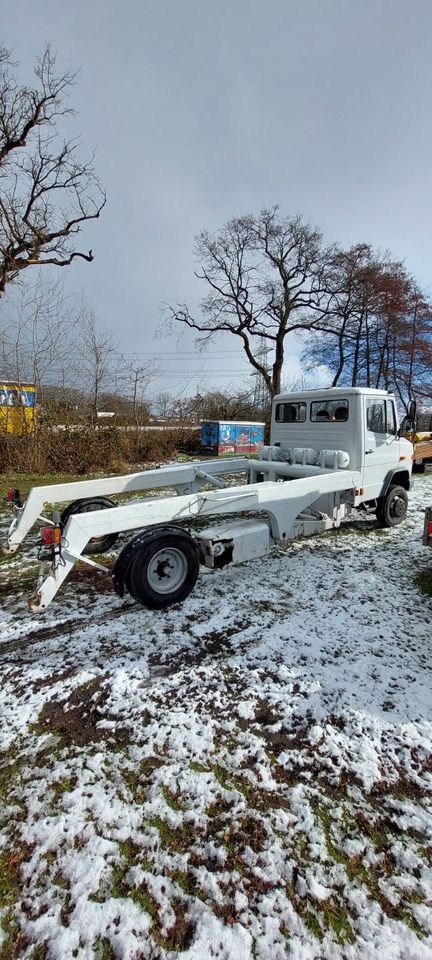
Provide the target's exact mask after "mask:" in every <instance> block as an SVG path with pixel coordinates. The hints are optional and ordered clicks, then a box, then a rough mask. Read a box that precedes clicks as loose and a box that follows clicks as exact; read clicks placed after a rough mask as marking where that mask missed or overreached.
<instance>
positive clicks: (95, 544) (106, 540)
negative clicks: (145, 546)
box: [60, 497, 118, 554]
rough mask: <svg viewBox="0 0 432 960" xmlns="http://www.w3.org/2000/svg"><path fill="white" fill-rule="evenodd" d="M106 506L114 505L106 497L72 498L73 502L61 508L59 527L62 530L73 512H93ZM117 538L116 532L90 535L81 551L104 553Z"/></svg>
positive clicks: (104, 508)
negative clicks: (98, 535) (100, 535)
mask: <svg viewBox="0 0 432 960" xmlns="http://www.w3.org/2000/svg"><path fill="white" fill-rule="evenodd" d="M107 507H115V503H113V502H112V500H108V499H107V498H106V497H89V498H88V499H87V500H74V502H73V503H70V504H69V506H68V507H66V509H65V510H63V513H62V515H61V517H60V525H61V528H62V530H63V529H64V527H65V526H66V524H67V522H68V520H69V517H71V516H72V515H73V514H75V513H90V512H93V510H106V509H107ZM117 539H118V533H106V534H104V535H103V536H102V537H92V539H91V540H89V542H88V544H87V546H86V547H85V548H84V550H83V551H82V552H83V553H84V554H92V553H96V554H97V553H106V552H107V551H108V550H110V549H111V547H112V546H113V544H114V543H115V542H116V540H117Z"/></svg>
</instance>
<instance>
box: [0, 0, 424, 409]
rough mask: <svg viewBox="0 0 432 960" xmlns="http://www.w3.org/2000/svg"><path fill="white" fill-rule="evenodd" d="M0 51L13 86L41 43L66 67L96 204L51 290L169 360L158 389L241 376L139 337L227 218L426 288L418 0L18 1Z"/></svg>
mask: <svg viewBox="0 0 432 960" xmlns="http://www.w3.org/2000/svg"><path fill="white" fill-rule="evenodd" d="M2 40H3V42H4V43H5V44H6V45H7V46H10V47H12V48H13V50H14V56H15V59H17V60H20V61H21V76H22V77H23V79H28V80H30V77H31V67H32V64H33V63H34V60H35V58H36V56H37V55H38V53H40V52H41V50H42V49H43V47H44V44H45V42H47V41H49V42H51V44H52V45H53V47H54V48H55V49H56V50H57V56H58V66H59V69H60V70H63V69H67V68H72V69H75V68H77V67H80V74H79V78H78V81H77V84H76V87H75V89H74V91H73V95H72V98H73V105H74V106H75V108H76V110H77V111H78V116H77V117H76V119H75V120H74V128H73V129H74V133H79V134H80V135H81V138H82V141H83V145H84V148H85V150H87V152H90V151H91V150H92V148H93V147H96V149H97V154H96V168H97V172H98V174H99V176H100V178H101V180H102V182H103V184H104V186H105V188H106V190H107V193H108V205H107V207H106V209H105V210H104V212H103V215H102V217H101V220H100V221H99V222H98V223H96V224H95V225H90V226H89V227H88V228H86V230H85V232H84V233H83V236H82V241H81V242H82V248H84V249H88V248H90V247H92V248H93V250H94V253H95V261H94V263H93V264H91V265H88V264H84V263H79V262H77V263H75V264H74V265H73V266H72V267H71V268H69V270H68V274H67V284H68V286H69V288H71V287H73V288H74V289H76V290H77V291H79V292H80V293H81V291H82V290H84V293H85V296H86V298H87V300H88V301H89V303H90V304H91V305H92V306H93V307H94V308H95V310H96V313H97V315H98V317H99V320H100V323H101V325H103V326H104V327H106V328H111V329H114V330H115V331H116V333H117V335H118V339H119V347H120V349H121V350H122V351H124V352H126V353H131V352H137V353H143V354H154V353H155V352H160V353H165V354H169V353H171V354H173V353H175V354H176V356H175V358H168V359H167V361H166V364H165V379H164V381H163V383H162V384H161V385H160V387H161V388H163V389H169V390H174V391H175V392H176V391H177V390H178V389H179V388H180V385H181V382H182V379H183V372H184V371H186V370H189V371H190V373H192V376H193V379H194V382H196V383H197V384H199V382H200V378H204V379H205V381H206V384H207V385H208V383H214V384H217V383H221V382H222V381H225V380H231V381H233V380H235V379H236V378H238V377H240V372H241V371H242V370H245V369H246V368H245V364H244V363H243V361H242V360H241V359H240V356H241V352H240V349H239V348H238V347H237V341H236V340H235V339H234V338H232V341H231V340H228V341H227V339H226V338H225V339H224V340H223V341H215V342H214V344H213V346H212V347H211V348H210V353H209V354H208V355H207V356H206V358H204V359H202V360H196V359H194V360H191V359H190V358H189V357H188V356H187V355H186V353H187V351H190V350H191V349H192V348H193V339H192V338H190V339H189V340H186V339H185V340H183V342H182V343H181V344H180V345H179V346H178V347H177V345H176V344H175V343H174V342H173V341H167V340H154V333H155V331H156V330H157V328H158V326H159V324H160V311H161V308H162V306H163V304H164V302H173V301H175V300H177V299H178V300H186V301H190V302H191V303H195V302H196V301H197V298H198V296H199V293H200V288H199V283H198V281H197V280H195V279H194V276H193V270H194V261H193V238H194V235H195V234H196V233H197V232H198V231H199V230H201V229H203V228H209V229H215V228H217V227H219V226H221V225H222V224H223V223H224V222H225V221H226V220H227V219H228V218H229V217H231V216H233V215H240V214H243V213H249V212H258V211H259V209H260V208H261V207H262V206H263V205H272V204H274V203H278V204H279V205H280V209H281V212H282V213H283V214H292V213H297V212H301V213H302V214H303V215H304V216H305V217H306V219H307V220H310V221H311V222H313V223H314V224H318V225H319V226H320V227H321V228H322V229H323V230H324V233H325V236H326V238H327V239H328V240H337V241H339V242H341V243H342V244H351V243H355V242H357V241H366V242H371V243H372V244H374V245H376V246H378V247H381V248H383V249H386V248H389V249H391V250H392V251H393V253H394V254H395V255H396V256H397V257H398V258H405V259H406V262H407V265H408V267H409V269H410V270H411V271H412V272H413V273H415V274H416V275H417V276H418V277H419V279H420V280H421V281H422V282H423V283H424V284H425V286H426V287H427V288H428V289H429V290H430V289H431V287H432V267H431V264H432V256H431V254H432V242H431V236H432V200H431V158H432V123H431V117H432V110H431V107H432V2H431V0H302V2H299V0H213V2H210V0H124V2H123V3H119V2H118V0H117V2H114V0H73V2H69V3H66V2H64V0H39V2H38V3H35V2H34V0H32V2H29V0H19V2H18V3H16V4H15V5H13V4H7V5H6V4H4V5H3V9H2ZM299 349H300V348H299V347H298V346H297V345H296V344H295V343H294V344H293V345H292V350H293V354H294V355H295V354H296V353H298V352H299ZM222 351H223V352H224V353H223V355H221V352H222ZM225 351H227V352H226V353H225ZM234 351H237V354H238V358H237V357H236V356H235V355H231V353H233V352H234ZM289 369H293V370H295V369H296V360H295V356H294V358H292V359H291V362H290V365H289Z"/></svg>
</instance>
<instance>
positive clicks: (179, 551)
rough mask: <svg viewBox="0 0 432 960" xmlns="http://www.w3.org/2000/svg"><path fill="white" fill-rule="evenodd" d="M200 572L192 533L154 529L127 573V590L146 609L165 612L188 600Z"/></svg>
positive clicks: (136, 554) (146, 538) (138, 551)
mask: <svg viewBox="0 0 432 960" xmlns="http://www.w3.org/2000/svg"><path fill="white" fill-rule="evenodd" d="M198 573H199V555H198V550H197V547H196V544H195V542H194V540H193V539H192V537H191V536H190V534H188V533H186V531H178V532H174V531H173V532H169V533H161V532H160V531H158V530H153V531H152V532H151V533H149V534H148V536H147V537H145V539H144V542H143V543H142V545H141V546H140V547H139V548H138V550H137V551H136V553H135V556H134V558H133V560H132V563H131V566H130V568H129V569H128V571H127V576H126V580H127V588H128V590H129V592H130V593H131V595H132V597H133V598H134V600H137V601H138V602H139V603H142V604H143V606H145V607H148V608H149V609H150V610H163V609H165V607H170V606H171V605H172V604H173V603H182V602H183V600H186V597H188V596H189V594H190V593H191V591H192V590H193V588H194V586H195V584H196V581H197V578H198Z"/></svg>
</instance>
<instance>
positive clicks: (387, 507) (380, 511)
mask: <svg viewBox="0 0 432 960" xmlns="http://www.w3.org/2000/svg"><path fill="white" fill-rule="evenodd" d="M407 510H408V494H407V492H406V490H405V489H404V487H396V486H395V487H390V488H389V490H388V491H387V493H386V495H385V496H384V497H380V498H379V500H378V504H377V511H376V516H377V520H378V523H379V524H380V526H381V527H397V525H398V524H399V523H402V520H404V519H405V517H406V515H407Z"/></svg>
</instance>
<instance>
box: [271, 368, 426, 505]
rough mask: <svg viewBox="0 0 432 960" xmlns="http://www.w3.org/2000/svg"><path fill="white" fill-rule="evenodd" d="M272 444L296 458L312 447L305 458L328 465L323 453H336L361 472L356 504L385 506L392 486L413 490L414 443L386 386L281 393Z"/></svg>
mask: <svg viewBox="0 0 432 960" xmlns="http://www.w3.org/2000/svg"><path fill="white" fill-rule="evenodd" d="M270 445H271V449H272V450H273V451H274V453H275V455H277V450H276V448H279V457H281V458H283V457H284V455H285V456H286V458H287V459H288V460H289V459H290V458H291V461H292V462H296V461H297V462H298V459H299V456H300V454H299V451H300V450H302V449H303V450H306V451H307V454H306V460H305V462H307V463H310V464H313V463H314V462H316V463H320V464H321V465H322V466H323V465H325V456H323V454H327V451H329V454H330V452H331V451H334V452H335V456H336V454H337V456H338V466H340V467H341V468H344V469H348V468H349V469H350V470H356V471H358V472H359V473H360V474H361V483H360V484H359V487H358V490H356V498H355V505H356V506H359V505H360V504H362V503H365V504H370V505H371V506H372V507H373V506H374V505H376V506H377V508H378V509H379V505H380V504H379V502H380V501H382V499H383V498H384V497H385V496H386V493H387V491H388V489H389V487H390V486H398V487H401V488H402V489H403V490H405V491H408V490H409V488H410V482H411V472H412V458H413V446H412V444H411V443H410V441H409V440H407V439H405V438H404V437H401V435H400V429H399V421H398V413H397V407H396V402H395V398H394V396H393V395H392V394H390V393H388V391H386V390H374V389H372V388H367V387H331V388H328V389H314V390H304V391H301V392H298V393H289V394H280V395H278V396H276V397H275V398H274V400H273V406H272V418H271V434H270ZM327 456H328V455H327Z"/></svg>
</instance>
